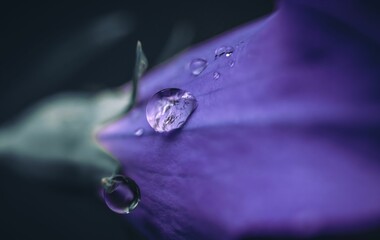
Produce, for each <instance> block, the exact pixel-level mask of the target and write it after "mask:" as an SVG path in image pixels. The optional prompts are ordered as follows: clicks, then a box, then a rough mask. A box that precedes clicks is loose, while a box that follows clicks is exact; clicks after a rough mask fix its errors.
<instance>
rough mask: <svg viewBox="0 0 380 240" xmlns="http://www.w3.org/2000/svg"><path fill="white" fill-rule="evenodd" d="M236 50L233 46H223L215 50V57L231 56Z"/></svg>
mask: <svg viewBox="0 0 380 240" xmlns="http://www.w3.org/2000/svg"><path fill="white" fill-rule="evenodd" d="M233 52H234V48H233V47H231V46H221V47H219V48H217V49H216V50H215V59H217V58H219V57H222V56H226V57H230V56H231V55H232V53H233Z"/></svg>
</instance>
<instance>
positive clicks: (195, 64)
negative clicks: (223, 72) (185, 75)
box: [190, 58, 207, 76]
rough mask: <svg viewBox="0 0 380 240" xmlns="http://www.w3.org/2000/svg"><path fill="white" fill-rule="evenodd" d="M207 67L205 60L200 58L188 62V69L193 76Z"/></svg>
mask: <svg viewBox="0 0 380 240" xmlns="http://www.w3.org/2000/svg"><path fill="white" fill-rule="evenodd" d="M206 67H207V61H206V60H204V59H202V58H196V59H193V60H192V61H191V62H190V71H191V74H193V75H194V76H198V75H199V74H201V72H203V70H205V69H206Z"/></svg>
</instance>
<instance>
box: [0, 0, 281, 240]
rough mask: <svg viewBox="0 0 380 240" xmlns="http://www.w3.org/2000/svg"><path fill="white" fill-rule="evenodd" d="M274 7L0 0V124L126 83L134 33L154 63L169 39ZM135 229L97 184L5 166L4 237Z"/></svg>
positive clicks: (259, 3) (102, 234)
mask: <svg viewBox="0 0 380 240" xmlns="http://www.w3.org/2000/svg"><path fill="white" fill-rule="evenodd" d="M273 8H274V4H273V1H268V0H255V1H252V0H251V1H240V0H234V1H199V2H194V1H177V2H162V1H150V2H149V1H130V0H124V1H114V0H110V1H95V0H93V1H89V0H82V1H80V0H79V1H73V0H68V1H47V0H45V1H6V2H4V1H3V2H1V3H0V19H1V20H0V26H1V28H0V29H1V35H0V36H1V37H0V110H1V111H0V123H1V124H4V123H7V122H10V121H12V119H14V118H15V117H17V116H18V114H20V113H21V112H22V111H23V110H25V109H27V108H28V107H29V106H31V105H32V104H33V103H35V102H37V101H38V100H40V99H43V98H44V97H46V96H49V95H52V94H54V93H58V92H62V91H89V92H96V91H98V90H100V89H104V88H108V87H116V86H119V85H121V84H123V83H125V82H126V81H127V80H128V79H129V78H130V76H131V74H132V68H133V64H134V58H135V46H136V41H137V40H141V42H142V44H143V48H144V51H145V54H146V55H147V57H148V60H149V62H150V67H152V66H154V65H155V64H156V63H159V62H160V61H162V60H163V59H165V58H167V57H168V56H170V55H171V54H173V53H174V52H175V49H174V50H170V49H169V50H167V51H166V54H165V50H164V49H165V46H166V45H168V42H171V43H172V44H171V45H174V46H177V48H178V49H181V48H183V47H184V46H186V45H188V44H189V43H191V44H194V43H198V42H201V41H203V40H206V39H208V38H210V37H212V36H214V35H216V34H219V33H222V32H224V31H226V30H228V29H230V28H233V27H235V26H238V25H240V24H243V23H245V22H248V21H251V20H254V19H256V18H258V17H260V16H264V15H266V14H269V13H270V12H271V11H272V10H273ZM124 28H128V29H129V30H128V32H127V33H126V32H125V29H124ZM173 32H174V33H177V36H176V34H174V35H173ZM192 33H193V34H192ZM97 34H98V35H99V36H100V37H97ZM108 35H109V36H111V37H110V38H107V36H108ZM112 36H113V37H114V38H115V39H113V40H112ZM191 36H193V37H191ZM173 39H174V40H173ZM181 39H182V40H181ZM189 40H191V42H189ZM4 158H5V157H4V156H2V157H0V163H1V162H3V161H2V160H4ZM132 232H133V231H132V230H131V229H130V228H129V227H128V225H127V224H126V222H125V221H124V220H123V219H122V217H121V216H119V215H117V214H114V213H113V212H111V211H110V210H108V209H107V207H106V206H105V204H104V203H103V202H102V201H101V200H100V198H99V197H98V196H97V193H96V191H94V189H85V188H81V187H77V188H76V187H73V186H70V187H66V186H57V185H55V184H53V183H51V184H50V183H49V182H43V181H39V180H38V179H35V180H33V179H30V178H28V177H25V176H22V175H20V174H16V173H14V172H12V171H11V169H9V168H8V167H7V166H5V165H4V164H0V239H5V240H6V239H92V240H95V239H102V240H104V239H137V238H140V236H139V235H138V234H135V233H132ZM131 235H132V237H128V236H131Z"/></svg>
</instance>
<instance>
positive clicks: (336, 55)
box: [98, 3, 380, 239]
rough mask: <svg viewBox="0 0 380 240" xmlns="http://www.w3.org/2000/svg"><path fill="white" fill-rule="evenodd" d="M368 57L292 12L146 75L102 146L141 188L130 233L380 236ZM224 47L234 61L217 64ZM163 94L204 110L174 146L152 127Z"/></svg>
mask: <svg viewBox="0 0 380 240" xmlns="http://www.w3.org/2000/svg"><path fill="white" fill-rule="evenodd" d="M371 44H372V45H368V41H367V38H366V37H365V36H363V35H361V34H360V33H358V32H356V31H353V30H352V31H350V28H346V27H345V26H344V23H343V22H340V21H338V20H336V19H334V18H329V17H328V16H325V15H323V14H322V13H320V12H318V11H313V10H311V9H308V8H306V7H303V6H300V5H298V4H293V5H292V4H290V3H289V4H283V6H282V8H280V9H279V10H278V11H277V12H275V13H274V14H273V15H271V16H270V17H268V18H266V19H263V20H261V21H259V22H255V23H251V24H248V25H245V26H243V27H241V28H239V29H237V30H235V31H232V32H229V33H227V34H225V35H221V36H219V37H216V38H215V39H212V40H211V41H208V42H206V43H204V44H202V45H199V46H197V47H195V48H193V49H190V50H188V51H187V52H184V53H183V54H182V55H180V56H178V57H177V58H175V59H173V60H172V61H171V62H169V63H167V64H165V65H162V66H159V67H157V68H156V69H155V70H153V71H151V72H150V73H149V74H148V75H146V76H145V77H143V79H142V81H141V89H140V92H139V100H138V102H137V105H136V106H135V108H134V109H133V110H132V111H131V112H129V113H128V114H127V115H126V116H125V117H124V118H123V119H121V120H119V121H117V122H115V123H113V124H111V125H109V126H107V127H105V128H104V129H103V130H102V131H101V132H100V133H99V135H98V137H99V140H100V142H101V143H102V145H103V146H104V147H105V148H106V149H107V150H108V151H110V152H111V153H112V154H113V155H114V156H115V157H116V158H117V159H119V160H120V161H121V163H122V164H123V166H124V170H125V173H126V174H127V175H128V176H130V177H132V178H133V179H134V180H135V181H136V182H137V183H138V184H139V186H140V188H141V194H142V200H141V205H140V206H139V208H138V209H136V210H135V212H133V213H132V214H131V215H130V216H128V218H129V219H130V221H132V222H134V223H136V224H138V225H139V226H140V227H141V228H142V229H145V230H146V231H150V233H151V234H155V235H154V236H155V238H163V239H189V238H190V239H203V238H205V239H236V238H239V237H244V236H256V235H261V234H264V235H265V234H268V235H276V234H284V233H286V234H290V235H292V234H297V235H299V234H301V235H310V234H311V235H313V234H318V233H321V232H330V231H332V232H339V231H349V230H350V231H353V230H356V229H359V228H365V227H369V226H371V224H374V223H376V220H379V218H380V188H379V185H380V163H379V159H378V156H379V151H380V150H379V149H380V148H379V127H380V121H379V120H380V111H379V110H380V109H379V104H378V98H376V96H377V95H378V85H376V83H377V81H378V79H379V69H378V68H377V67H375V65H376V64H374V59H372V58H371V56H373V55H371V54H377V55H375V56H379V52H380V51H379V45H378V43H373V42H371ZM220 46H232V47H234V49H235V50H234V52H233V54H232V55H231V56H230V57H228V58H223V57H222V58H218V59H216V60H215V58H214V51H215V49H216V48H218V47H220ZM195 58H202V59H205V60H207V61H208V66H207V68H206V69H205V70H204V71H203V72H202V73H201V74H200V75H198V76H194V75H192V74H191V72H190V71H189V69H188V67H189V65H188V64H189V63H190V62H191V60H192V59H195ZM231 60H233V61H234V65H233V67H231V66H230V64H229V61H231ZM215 71H217V72H218V73H220V77H219V79H217V80H216V79H214V78H213V74H214V72H215ZM376 87H377V88H376ZM165 88H180V89H184V90H186V91H190V92H191V93H192V94H193V95H194V96H195V97H196V98H197V100H198V108H197V110H196V111H195V112H194V113H193V115H192V116H191V118H190V119H189V121H188V122H187V123H186V125H185V126H184V128H183V129H181V130H180V131H177V132H175V133H172V134H160V133H156V132H154V130H153V129H152V128H151V127H150V126H149V125H148V123H147V121H146V118H145V107H146V103H147V102H148V100H149V98H150V97H151V96H152V95H153V94H155V93H156V92H158V91H159V90H162V89H165ZM138 128H143V129H144V134H143V135H142V136H139V137H136V136H135V135H134V132H135V130H136V129H138ZM153 229H155V230H153Z"/></svg>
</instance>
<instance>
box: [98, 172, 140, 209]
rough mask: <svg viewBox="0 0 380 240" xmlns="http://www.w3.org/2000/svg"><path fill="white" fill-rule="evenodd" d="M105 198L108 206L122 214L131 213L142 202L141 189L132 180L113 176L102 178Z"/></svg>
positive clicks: (121, 176)
mask: <svg viewBox="0 0 380 240" xmlns="http://www.w3.org/2000/svg"><path fill="white" fill-rule="evenodd" d="M101 183H102V186H103V198H104V201H105V203H106V204H107V206H108V207H109V208H110V209H111V210H112V211H114V212H116V213H120V214H127V213H130V212H131V211H132V210H133V209H135V208H136V207H137V205H138V203H139V201H140V198H141V195H140V188H139V186H138V185H137V184H136V183H135V181H133V180H132V179H131V178H128V177H126V176H123V175H113V176H111V177H105V178H102V181H101Z"/></svg>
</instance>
